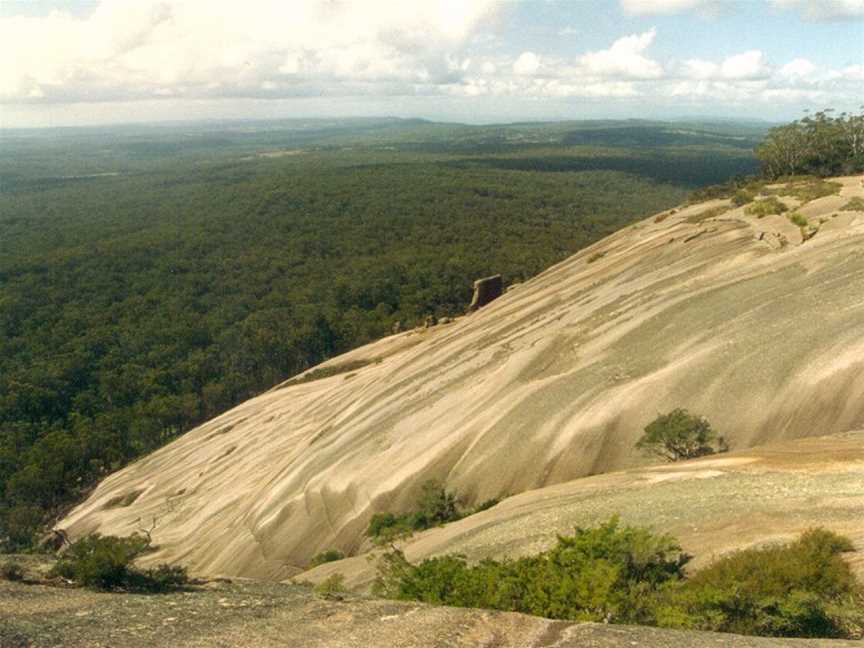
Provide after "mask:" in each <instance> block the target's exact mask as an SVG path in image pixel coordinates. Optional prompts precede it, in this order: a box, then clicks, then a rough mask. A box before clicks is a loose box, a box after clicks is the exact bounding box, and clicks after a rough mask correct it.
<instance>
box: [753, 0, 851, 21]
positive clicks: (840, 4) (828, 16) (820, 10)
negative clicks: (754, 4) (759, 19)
mask: <svg viewBox="0 0 864 648" xmlns="http://www.w3.org/2000/svg"><path fill="white" fill-rule="evenodd" d="M768 2H769V3H770V4H772V5H773V6H774V7H776V8H778V9H795V10H797V11H800V12H801V13H802V14H803V15H804V17H805V18H806V19H808V20H814V21H827V20H844V19H849V18H864V0H768Z"/></svg>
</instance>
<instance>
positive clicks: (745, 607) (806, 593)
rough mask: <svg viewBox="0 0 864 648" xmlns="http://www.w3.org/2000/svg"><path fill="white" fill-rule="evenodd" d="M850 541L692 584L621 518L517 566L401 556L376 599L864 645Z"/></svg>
mask: <svg viewBox="0 0 864 648" xmlns="http://www.w3.org/2000/svg"><path fill="white" fill-rule="evenodd" d="M851 548H852V545H851V543H850V542H849V541H848V540H847V539H846V538H844V537H842V536H838V535H836V534H834V533H832V532H830V531H826V530H824V529H815V530H812V531H808V532H806V533H804V534H803V535H802V536H801V537H800V538H799V539H798V540H796V541H794V542H791V543H788V544H777V545H771V546H768V547H762V548H757V549H749V550H745V551H739V552H736V553H733V554H731V555H729V556H726V557H724V558H721V559H720V560H718V561H717V562H715V563H714V564H713V565H711V566H709V567H707V568H706V569H704V570H702V571H700V572H698V573H697V574H696V575H695V576H693V577H691V578H687V576H686V574H685V573H684V566H685V565H686V563H687V562H688V561H689V559H690V557H689V556H688V555H687V554H685V553H683V552H682V551H681V548H680V546H679V545H678V543H677V541H676V540H675V539H674V538H672V537H671V536H668V535H658V534H655V533H653V532H651V531H650V530H648V529H645V528H641V527H627V526H621V525H620V524H619V523H618V520H617V518H614V517H613V518H612V519H610V520H609V521H607V522H605V523H603V524H600V525H598V526H596V527H593V528H588V529H579V528H577V529H576V532H575V533H574V535H572V536H559V538H558V543H557V545H556V546H555V547H553V548H552V549H550V550H548V551H545V552H543V553H540V554H537V555H535V556H527V557H523V558H519V559H515V560H514V559H504V560H500V561H498V560H491V559H486V560H481V561H480V562H479V563H476V564H470V563H469V562H468V561H467V559H466V558H465V557H464V556H460V555H445V556H439V557H435V558H429V559H426V560H424V561H422V562H420V563H418V564H416V565H414V564H412V563H410V562H408V561H407V560H406V559H405V555H404V554H403V553H402V552H401V551H399V550H398V549H394V550H393V551H391V552H389V553H387V554H384V556H383V557H382V558H381V560H380V562H379V564H378V577H377V579H376V581H375V583H374V585H373V593H374V594H376V595H378V596H384V597H387V598H391V599H397V600H412V601H423V602H425V603H430V604H435V605H452V606H460V607H476V608H487V609H494V610H505V611H514V612H522V613H525V614H534V615H538V616H543V617H547V618H551V619H568V620H577V621H599V622H605V623H630V624H632V623H636V624H645V625H652V626H660V627H668V628H682V629H697V630H710V631H716V632H733V633H737V634H746V635H762V636H779V637H843V638H860V637H861V636H862V633H864V594H862V588H861V585H860V584H859V583H858V582H857V581H856V580H855V577H854V575H853V573H852V571H851V569H850V568H849V566H848V565H847V564H846V563H845V562H844V561H843V560H842V559H841V557H840V554H841V553H842V552H844V551H849V550H850V549H851Z"/></svg>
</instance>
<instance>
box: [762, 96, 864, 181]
mask: <svg viewBox="0 0 864 648" xmlns="http://www.w3.org/2000/svg"><path fill="white" fill-rule="evenodd" d="M831 112H832V111H831V110H823V111H821V112H817V113H816V114H814V115H812V116H807V117H804V118H803V119H799V120H796V121H794V122H792V123H791V124H786V125H784V126H778V127H777V128H773V129H771V131H769V133H768V136H767V137H766V138H765V141H764V142H762V143H761V144H760V145H759V146H757V147H756V157H757V158H758V159H759V162H760V163H761V165H762V173H763V175H765V176H767V177H768V178H770V179H774V178H779V177H783V176H793V175H806V174H812V175H818V176H822V177H826V176H832V175H848V174H852V173H859V172H861V171H864V114H857V115H856V114H852V113H845V112H844V113H841V114H840V115H838V116H836V117H834V116H832V115H831Z"/></svg>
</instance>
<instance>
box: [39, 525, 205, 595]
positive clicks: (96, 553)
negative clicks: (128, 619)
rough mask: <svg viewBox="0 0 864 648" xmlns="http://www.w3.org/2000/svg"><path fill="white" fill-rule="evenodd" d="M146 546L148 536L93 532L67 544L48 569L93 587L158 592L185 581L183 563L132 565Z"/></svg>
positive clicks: (147, 545)
mask: <svg viewBox="0 0 864 648" xmlns="http://www.w3.org/2000/svg"><path fill="white" fill-rule="evenodd" d="M149 548H150V542H149V540H148V539H147V538H144V537H143V536H141V535H138V534H133V535H131V536H129V537H127V538H118V537H116V536H102V535H100V534H98V533H94V534H91V535H88V536H85V537H83V538H81V539H80V540H78V541H76V542H73V543H72V544H71V545H69V548H68V549H67V550H66V552H65V553H64V554H63V555H62V556H61V558H60V559H59V560H58V561H57V564H56V565H55V566H54V568H53V570H52V573H53V575H55V576H62V577H63V578H67V579H69V580H72V581H75V582H76V583H78V584H80V585H83V586H84V587H89V588H91V589H96V590H137V591H153V592H162V591H167V590H170V589H176V588H178V587H182V586H183V585H185V584H186V583H187V582H188V577H187V575H186V570H185V568H183V567H177V566H169V565H165V564H162V565H159V566H157V567H155V568H153V569H147V570H139V569H136V568H135V567H134V566H133V562H134V561H135V559H136V558H138V557H139V556H140V555H141V554H143V553H144V552H145V551H147V550H148V549H149Z"/></svg>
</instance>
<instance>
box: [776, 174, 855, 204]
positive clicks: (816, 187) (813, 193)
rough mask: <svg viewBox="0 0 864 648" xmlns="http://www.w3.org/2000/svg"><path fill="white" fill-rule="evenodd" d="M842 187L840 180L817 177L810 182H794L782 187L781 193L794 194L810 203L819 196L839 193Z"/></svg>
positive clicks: (802, 200) (785, 194)
mask: <svg viewBox="0 0 864 648" xmlns="http://www.w3.org/2000/svg"><path fill="white" fill-rule="evenodd" d="M842 188H843V185H841V184H840V183H839V182H829V181H827V180H823V179H822V178H817V179H816V180H811V181H809V182H799V183H793V184H791V185H789V187H788V188H786V189H781V190H780V191H779V193H780V194H781V195H784V196H793V197H795V198H797V199H798V200H800V201H801V202H802V203H808V202H810V201H811V200H816V199H817V198H822V197H824V196H833V195H835V194H838V193H840V189H842Z"/></svg>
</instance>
